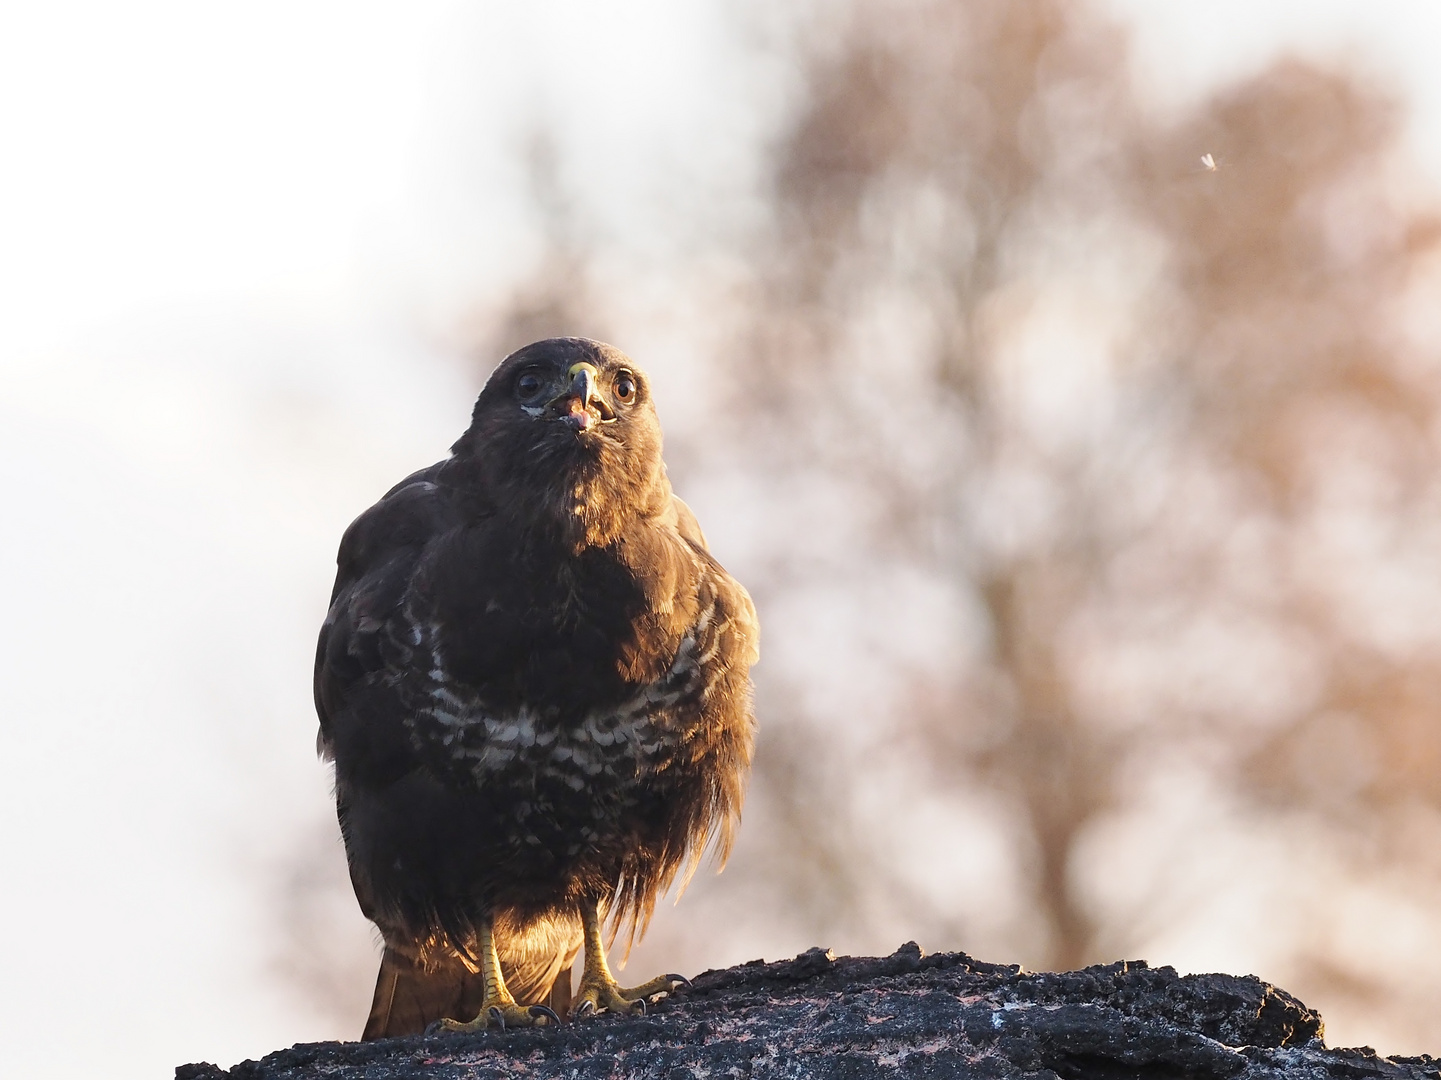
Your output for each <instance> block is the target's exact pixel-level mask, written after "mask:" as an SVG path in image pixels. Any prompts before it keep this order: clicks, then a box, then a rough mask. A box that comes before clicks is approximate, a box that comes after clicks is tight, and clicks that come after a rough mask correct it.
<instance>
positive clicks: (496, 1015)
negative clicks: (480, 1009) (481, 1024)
mask: <svg viewBox="0 0 1441 1080" xmlns="http://www.w3.org/2000/svg"><path fill="white" fill-rule="evenodd" d="M490 1018H491V1019H492V1020H494V1021H495V1022H496V1023H497V1024H499V1025H500V1030H501V1031H504V1030H505V1013H503V1012H501V1011H500V1008H499V1007H498V1006H496V1005H492V1006H491V1007H490Z"/></svg>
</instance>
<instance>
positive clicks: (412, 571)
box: [315, 338, 758, 1039]
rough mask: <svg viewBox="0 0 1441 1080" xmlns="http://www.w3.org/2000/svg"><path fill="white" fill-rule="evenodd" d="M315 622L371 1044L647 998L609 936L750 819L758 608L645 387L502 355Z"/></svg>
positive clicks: (568, 349)
mask: <svg viewBox="0 0 1441 1080" xmlns="http://www.w3.org/2000/svg"><path fill="white" fill-rule="evenodd" d="M338 561H339V567H340V569H339V574H338V575H337V577H336V581H335V591H334V594H333V596H332V599H331V603H330V612H329V614H328V615H327V616H326V619H325V625H324V626H323V627H322V628H321V631H320V645H319V649H318V652H317V655H316V661H315V701H316V708H317V710H318V712H319V713H320V747H321V751H322V753H323V754H324V755H325V756H327V757H328V758H331V759H333V760H334V762H335V800H336V808H337V811H338V814H339V817H340V826H341V832H342V834H343V835H344V837H345V850H346V855H347V857H348V858H349V861H350V877H351V881H352V883H353V884H354V886H355V894H356V896H357V897H358V898H359V900H360V906H361V910H363V911H364V912H365V914H366V916H367V917H369V918H370V919H372V920H373V921H374V922H375V923H376V925H377V926H379V927H380V930H381V933H382V934H383V935H384V938H385V953H384V957H383V959H382V961H381V968H380V977H379V979H378V980H377V984H376V989H375V1002H374V1005H373V1006H372V1008H371V1013H370V1019H369V1021H368V1022H367V1024H366V1027H365V1035H364V1037H365V1038H367V1039H373V1038H382V1037H385V1036H390V1035H401V1034H409V1033H413V1032H418V1031H422V1030H425V1029H426V1028H427V1026H429V1025H432V1024H433V1023H434V1022H436V1021H439V1022H440V1026H441V1027H443V1028H447V1029H451V1030H465V1031H472V1030H477V1029H479V1028H482V1027H490V1026H499V1027H510V1026H516V1025H520V1026H526V1025H535V1024H545V1023H548V1022H552V1021H554V1020H556V1019H558V1017H556V1015H555V1012H554V1011H553V1009H559V1011H561V1012H564V1011H565V1009H566V1007H567V1006H568V1005H569V1004H570V1001H569V996H570V966H571V963H572V961H573V960H574V959H575V957H576V955H577V953H578V952H579V951H580V950H581V949H582V947H583V948H584V950H585V960H584V968H583V971H582V975H581V981H580V990H579V998H578V1001H577V1003H576V1006H575V1008H576V1011H578V1012H581V1013H586V1012H592V1011H603V1010H607V1009H612V1010H632V1009H643V1008H644V1000H645V998H646V997H648V996H650V995H653V994H656V993H659V992H662V991H665V990H669V989H673V988H674V987H675V986H676V985H678V984H679V983H683V982H684V980H683V979H682V978H681V977H680V976H674V975H666V976H661V977H660V978H657V979H653V980H651V981H650V982H648V983H645V984H644V985H642V986H638V987H635V988H632V989H622V988H621V987H619V986H618V985H617V984H616V982H615V980H614V978H612V976H611V974H610V971H609V969H608V967H607V965H606V955H605V954H606V950H605V945H604V943H603V940H602V937H601V925H602V923H603V922H604V921H606V920H607V919H611V920H613V924H614V926H615V927H617V928H622V927H629V931H630V933H631V934H632V935H633V934H634V933H635V932H636V930H637V928H638V929H639V930H640V931H641V932H644V929H645V924H646V921H647V920H648V918H649V916H650V914H651V911H652V909H653V907H654V905H655V901H656V897H657V896H658V895H659V894H660V893H662V892H664V891H665V889H666V887H667V886H668V885H669V884H670V883H671V881H672V880H673V879H674V878H675V876H676V874H677V873H678V872H680V871H682V870H684V871H685V872H686V873H687V874H689V873H691V872H693V871H694V869H695V867H696V865H697V863H698V862H699V860H700V857H701V853H702V851H703V850H704V849H705V847H706V846H707V844H708V843H709V842H710V841H712V840H714V842H715V848H716V851H717V853H718V857H719V858H720V859H721V860H724V858H725V856H726V854H727V852H728V850H729V848H730V843H731V836H732V832H733V830H734V828H735V825H736V823H737V820H738V818H739V815H740V808H741V799H742V796H743V792H744V784H745V777H746V773H747V770H748V768H749V764H750V757H751V745H752V741H753V735H754V728H755V722H754V719H753V716H752V711H751V688H750V674H749V672H750V667H751V665H752V664H753V663H754V662H755V661H756V658H757V655H758V654H757V626H756V617H755V609H754V608H753V607H752V606H751V600H750V597H749V596H748V595H747V594H746V591H745V589H743V588H742V587H741V586H740V585H739V584H738V583H737V582H736V581H735V580H734V579H733V578H731V577H730V576H729V575H728V574H727V573H726V572H725V570H723V569H722V568H721V566H720V564H719V563H717V562H716V561H715V559H713V558H711V556H710V554H709V552H708V551H707V550H706V543H705V538H704V537H703V536H702V535H701V531H700V528H699V526H698V525H697V524H696V520H695V517H694V515H693V514H692V513H691V512H690V509H689V508H688V507H687V506H686V505H685V503H683V502H681V501H680V499H678V498H676V497H675V496H674V495H673V494H672V493H671V489H670V483H669V482H668V481H667V479H666V472H665V465H664V464H663V463H662V461H661V432H660V424H659V422H658V421H657V419H656V413H655V406H654V404H653V402H652V400H651V390H650V383H649V382H648V380H647V379H646V376H645V374H644V373H643V372H641V371H640V370H639V369H638V368H637V367H636V366H635V365H634V364H633V363H631V362H630V360H629V359H627V358H626V357H625V355H624V354H622V353H621V352H620V351H619V350H617V349H615V348H612V347H611V346H609V345H603V344H601V343H599V342H595V341H588V340H585V339H583V338H555V339H551V340H548V341H540V342H536V343H535V344H534V345H528V346H526V347H525V348H524V349H521V350H520V351H519V352H516V353H513V354H512V355H511V356H509V357H507V358H506V359H505V360H504V361H503V362H502V363H501V365H500V366H499V367H498V368H496V370H495V372H494V374H492V375H491V377H490V381H489V382H487V383H486V386H485V389H484V390H483V391H482V392H481V395H480V398H479V400H478V401H477V402H476V405H475V413H474V416H473V418H472V420H471V424H470V427H469V429H468V430H467V431H466V432H465V434H464V435H462V436H461V437H460V440H459V441H458V442H457V443H456V444H455V446H454V447H452V448H451V456H450V457H448V458H446V459H445V460H444V461H441V462H439V463H437V464H435V465H432V466H431V467H430V468H428V469H423V470H422V471H420V472H418V473H415V474H414V475H412V476H410V477H408V478H407V479H405V480H403V481H401V483H400V484H398V485H397V486H396V487H394V488H392V489H391V490H390V491H389V492H388V493H387V494H386V496H385V497H384V498H383V499H381V500H380V502H378V503H376V504H375V505H374V506H372V507H371V508H370V509H369V510H367V511H366V512H365V513H364V514H362V515H361V516H360V517H359V518H357V519H356V521H355V522H354V524H352V525H351V526H350V528H349V529H348V530H346V533H345V537H344V538H343V539H342V540H341V542H340V555H339V560H338Z"/></svg>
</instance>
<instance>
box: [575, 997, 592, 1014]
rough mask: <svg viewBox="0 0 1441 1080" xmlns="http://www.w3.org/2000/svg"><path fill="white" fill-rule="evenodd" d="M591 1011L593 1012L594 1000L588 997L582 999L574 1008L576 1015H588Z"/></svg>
mask: <svg viewBox="0 0 1441 1080" xmlns="http://www.w3.org/2000/svg"><path fill="white" fill-rule="evenodd" d="M593 1012H595V1002H594V1001H590V1000H588V999H587V1000H586V1001H582V1002H581V1003H580V1007H579V1008H577V1009H576V1010H575V1014H576V1015H577V1016H589V1015H590V1014H591V1013H593Z"/></svg>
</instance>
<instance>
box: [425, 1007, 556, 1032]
mask: <svg viewBox="0 0 1441 1080" xmlns="http://www.w3.org/2000/svg"><path fill="white" fill-rule="evenodd" d="M559 1023H560V1017H559V1016H556V1015H555V1012H554V1010H552V1009H551V1008H550V1007H549V1006H548V1005H517V1004H516V1003H515V1002H513V1001H493V1002H487V1003H486V1004H484V1005H482V1006H481V1007H480V1015H479V1016H477V1017H476V1018H475V1019H474V1020H472V1021H471V1022H470V1023H468V1024H462V1023H461V1022H460V1021H459V1020H449V1019H447V1020H437V1021H436V1022H435V1023H433V1024H431V1025H430V1027H428V1028H426V1029H425V1033H426V1034H427V1035H434V1034H436V1033H437V1032H442V1031H459V1032H463V1033H465V1034H470V1033H471V1032H474V1031H505V1030H506V1029H507V1028H523V1027H548V1026H550V1025H551V1024H559Z"/></svg>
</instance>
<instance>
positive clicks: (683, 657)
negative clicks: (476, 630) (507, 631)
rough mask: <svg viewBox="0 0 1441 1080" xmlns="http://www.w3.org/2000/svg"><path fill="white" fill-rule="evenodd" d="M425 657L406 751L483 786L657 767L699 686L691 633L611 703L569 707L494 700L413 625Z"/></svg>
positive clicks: (689, 715) (618, 780)
mask: <svg viewBox="0 0 1441 1080" xmlns="http://www.w3.org/2000/svg"><path fill="white" fill-rule="evenodd" d="M417 637H418V638H419V639H420V640H418V641H416V643H415V652H416V653H417V654H420V655H422V656H426V657H427V659H428V665H416V666H415V667H413V668H412V669H411V670H412V671H416V670H417V669H418V670H419V671H423V674H422V675H420V677H419V678H418V680H416V681H417V682H418V685H415V686H413V687H412V688H411V690H410V693H409V694H408V695H407V696H409V697H411V698H412V702H413V707H412V709H410V710H409V711H408V712H407V716H406V724H407V726H408V727H409V731H410V738H411V741H412V744H413V745H414V747H415V749H416V750H417V751H418V752H419V753H421V754H422V755H423V756H424V757H425V758H426V759H427V760H429V761H431V762H432V763H433V764H434V765H435V766H437V767H439V768H441V769H443V770H444V771H445V772H446V773H449V774H451V775H455V774H460V775H461V776H463V777H466V778H468V779H470V780H472V781H474V782H476V783H478V784H487V783H490V782H492V781H494V780H495V779H497V778H498V777H499V776H501V775H502V774H505V775H508V776H509V777H511V778H512V779H514V780H521V781H524V780H525V778H529V779H530V780H531V781H532V782H534V783H535V784H537V785H541V786H544V785H545V784H547V783H553V784H561V785H564V786H565V787H567V788H569V789H571V790H573V791H577V792H578V791H581V790H589V791H595V790H597V789H605V788H616V789H620V788H624V787H625V786H627V785H629V784H632V783H634V782H636V781H637V780H639V779H640V778H642V777H644V776H646V775H647V774H651V773H654V772H656V771H659V770H660V769H663V768H664V767H665V764H666V763H667V762H668V761H669V760H670V759H671V758H672V757H673V756H674V754H675V752H676V750H677V748H678V747H679V746H680V745H681V744H682V743H683V742H684V741H685V739H686V736H687V734H688V731H689V728H690V727H691V726H692V725H693V724H694V723H695V722H697V720H698V716H697V714H698V710H697V709H696V707H695V705H696V702H697V701H698V699H699V697H700V696H701V695H702V693H703V690H702V687H701V685H700V684H701V677H700V676H701V662H700V658H699V657H698V655H697V648H696V644H695V641H694V639H693V638H689V637H688V638H685V639H682V641H681V642H680V644H679V646H678V647H677V648H676V650H675V653H674V656H673V658H672V659H671V662H670V664H669V665H668V667H666V668H665V670H664V673H663V674H662V675H661V676H660V677H659V678H657V679H654V680H652V681H649V682H646V683H644V684H641V685H633V686H630V687H628V688H627V690H628V692H627V693H626V694H625V695H624V696H622V697H621V698H620V700H618V701H615V702H614V703H611V704H602V705H594V706H591V707H586V708H581V709H576V708H574V707H571V708H566V707H564V706H561V705H557V704H555V703H553V702H550V701H546V700H531V701H525V700H522V701H520V702H519V703H515V702H513V701H510V702H507V703H506V704H505V705H501V706H498V705H496V704H495V703H494V702H493V701H491V700H489V699H488V695H487V694H486V692H485V688H484V687H476V686H473V685H470V684H468V683H467V682H466V681H465V680H463V679H462V678H459V677H457V676H456V675H455V674H454V665H453V664H452V663H451V662H450V661H449V658H448V657H447V656H446V655H445V650H444V648H443V646H442V645H441V643H440V641H439V640H438V638H439V634H438V633H437V632H436V628H435V627H427V628H421V629H419V631H418V633H417Z"/></svg>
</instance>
